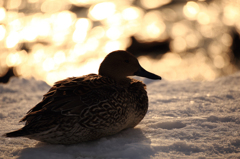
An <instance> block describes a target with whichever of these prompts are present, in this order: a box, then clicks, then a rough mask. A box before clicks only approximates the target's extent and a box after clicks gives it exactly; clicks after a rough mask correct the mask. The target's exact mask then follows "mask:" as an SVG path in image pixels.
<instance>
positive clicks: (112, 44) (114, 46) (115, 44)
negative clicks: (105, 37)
mask: <svg viewBox="0 0 240 159" xmlns="http://www.w3.org/2000/svg"><path fill="white" fill-rule="evenodd" d="M120 47H121V43H120V41H108V42H107V43H106V45H105V47H104V52H105V53H109V52H111V51H114V50H120Z"/></svg>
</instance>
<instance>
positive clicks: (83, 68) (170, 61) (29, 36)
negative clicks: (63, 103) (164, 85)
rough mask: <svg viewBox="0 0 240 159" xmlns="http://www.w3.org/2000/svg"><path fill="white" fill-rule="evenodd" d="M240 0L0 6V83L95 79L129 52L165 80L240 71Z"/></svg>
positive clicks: (16, 1)
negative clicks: (109, 59) (109, 61)
mask: <svg viewBox="0 0 240 159" xmlns="http://www.w3.org/2000/svg"><path fill="white" fill-rule="evenodd" d="M239 35H240V0H195V1H187V0H111V1H106V0H0V82H3V83H6V82H8V80H9V78H10V77H11V76H18V77H23V78H32V77H34V78H35V79H38V80H43V81H46V82H47V83H48V84H49V85H52V84H53V83H54V82H55V81H57V80H61V79H64V78H66V77H72V76H81V75H84V74H89V73H97V72H98V67H99V64H100V63H101V61H102V60H103V58H104V57H105V56H106V55H107V54H108V53H109V52H111V51H113V50H119V49H122V50H128V51H130V52H131V53H133V54H134V55H135V56H137V57H138V59H139V61H140V63H141V65H142V66H143V67H144V68H145V69H147V70H149V71H151V72H154V73H156V74H158V75H161V76H162V77H163V78H164V79H166V80H184V79H191V80H214V79H215V78H218V77H221V76H225V75H229V74H232V73H234V72H236V71H238V70H239V68H240V64H239V63H240V62H239V60H240V38H239Z"/></svg>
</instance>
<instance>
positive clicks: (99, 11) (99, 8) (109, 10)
mask: <svg viewBox="0 0 240 159" xmlns="http://www.w3.org/2000/svg"><path fill="white" fill-rule="evenodd" d="M115 10H116V6H115V4H114V3H112V2H102V3H98V4H96V5H94V6H93V7H91V8H90V9H89V17H90V18H91V19H93V20H103V19H105V18H107V17H109V16H111V15H112V14H114V12H115Z"/></svg>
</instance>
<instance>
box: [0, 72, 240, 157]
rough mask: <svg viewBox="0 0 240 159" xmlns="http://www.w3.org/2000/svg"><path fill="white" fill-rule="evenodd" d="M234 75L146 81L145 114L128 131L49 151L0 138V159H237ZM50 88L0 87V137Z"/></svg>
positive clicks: (239, 95) (32, 83)
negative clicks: (205, 79)
mask: <svg viewBox="0 0 240 159" xmlns="http://www.w3.org/2000/svg"><path fill="white" fill-rule="evenodd" d="M239 81H240V72H238V73H236V74H234V75H231V76H227V77H223V78H219V79H216V80H214V81H208V82H193V81H189V80H185V81H166V80H162V81H150V80H148V79H144V82H145V83H147V90H148V96H149V110H148V113H147V115H146V116H145V118H144V119H143V121H142V122H141V123H140V124H139V125H138V126H136V128H134V129H127V130H124V131H122V132H120V133H118V134H115V135H113V136H109V137H106V138H102V139H99V140H96V141H92V142H87V143H80V144H76V145H69V146H65V145H50V144H47V143H42V142H38V141H34V140H30V139H26V138H11V139H10V138H4V137H2V136H1V137H0V158H4V159H7V158H19V159H93V158H105V159H112V158H118V159H120V158H131V159H132V158H133V159H147V158H155V159H158V158H199V159H200V158H201V159H203V158H208V157H213V158H240V139H239V136H240V115H239V114H240V105H239V103H240V85H239ZM49 88H50V87H49V86H48V85H47V84H46V83H44V82H42V81H36V80H34V79H30V80H26V79H19V78H12V79H11V81H10V82H9V83H8V84H1V85H0V110H1V111H0V123H1V127H0V134H4V133H6V132H8V131H12V130H15V129H18V128H20V127H22V126H23V124H22V123H18V121H19V120H20V119H21V118H22V117H23V116H24V115H25V113H26V112H27V111H28V110H29V109H30V108H32V107H33V106H34V105H35V104H37V103H38V102H39V101H40V100H41V98H42V95H43V94H44V93H46V91H48V89H49Z"/></svg>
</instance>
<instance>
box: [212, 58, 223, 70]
mask: <svg viewBox="0 0 240 159" xmlns="http://www.w3.org/2000/svg"><path fill="white" fill-rule="evenodd" d="M213 64H214V65H215V67H217V68H223V67H224V66H225V61H224V59H223V57H222V56H220V55H217V56H215V57H214V59H213Z"/></svg>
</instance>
